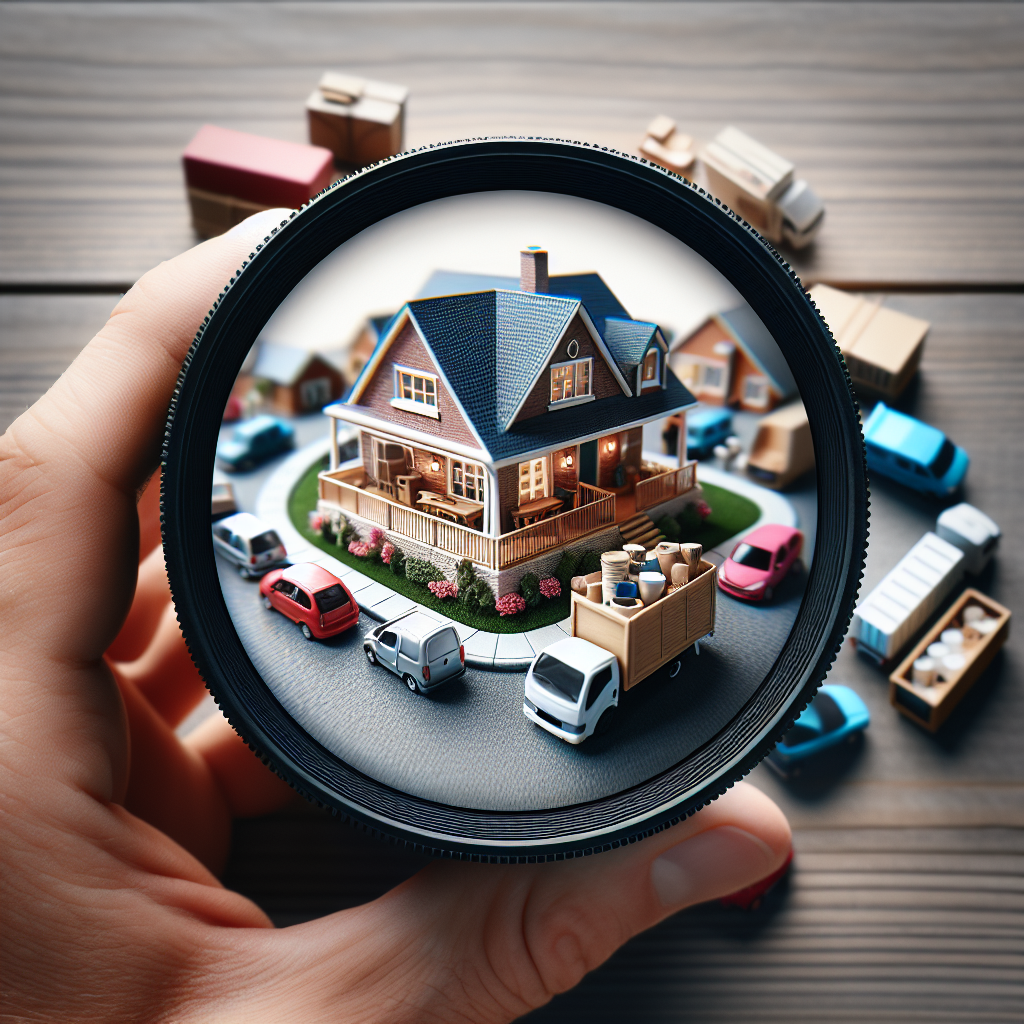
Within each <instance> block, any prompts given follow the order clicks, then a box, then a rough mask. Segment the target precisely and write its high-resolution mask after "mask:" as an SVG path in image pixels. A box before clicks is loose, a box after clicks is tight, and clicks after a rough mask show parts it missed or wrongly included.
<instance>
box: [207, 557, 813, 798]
mask: <svg viewBox="0 0 1024 1024" xmlns="http://www.w3.org/2000/svg"><path fill="white" fill-rule="evenodd" d="M218 567H219V570H220V578H221V586H222V589H223V591H224V597H225V600H226V601H227V605H228V610H229V612H230V613H231V616H232V619H233V620H234V622H235V626H236V628H237V629H238V633H239V636H240V637H241V640H242V643H243V644H244V645H245V647H246V650H248V651H249V653H250V657H251V658H252V660H253V664H254V665H255V666H256V669H257V670H258V671H259V672H260V674H261V675H262V677H263V678H264V680H265V681H266V682H267V685H268V686H269V687H270V689H271V690H272V691H273V692H274V694H275V696H276V697H277V698H278V700H279V701H280V702H281V704H282V705H283V706H284V707H285V709H286V710H287V711H288V712H289V713H290V714H291V715H292V717H293V718H294V719H295V720H296V721H297V722H298V723H299V724H300V725H301V726H302V727H303V728H304V729H306V731H307V732H309V734H310V735H311V736H313V737H314V738H315V739H317V740H318V741H319V742H320V743H322V744H323V745H324V746H325V747H327V749H329V750H331V751H333V752H334V753H336V754H337V755H338V756H339V757H341V758H343V759H344V760H345V761H346V762H348V763H349V764H350V765H352V766H353V767H354V768H356V769H358V770H359V771H361V772H364V773H365V774H367V775H369V776H371V777H372V778H375V779H378V780H380V781H381V782H384V783H386V784H387V785H389V786H393V787H394V788H396V789H400V790H403V791H405V792H408V793H412V794H415V795H417V796H421V797H423V798H425V799H428V800H434V801H437V802H439V803H445V804H453V805H457V806H465V807H475V808H481V809H493V810H502V811H523V810H536V809H539V808H546V807H559V806H565V805H570V804H576V803H581V802H585V801H588V800H594V799H597V798H599V797H602V796H607V795H609V794H612V793H617V792H620V791H622V790H623V789H625V788H627V787H629V786H634V785H637V784H638V783H641V782H643V781H645V780H647V779H649V778H651V776H653V775H655V774H657V773H658V772H661V771H664V770H665V769H667V768H669V767H670V766H671V765H673V764H675V763H677V762H678V761H679V760H681V759H682V758H683V757H685V756H686V755H687V754H689V753H690V752H691V751H692V750H694V749H695V748H696V747H698V746H699V745H700V744H702V743H704V742H706V741H707V740H708V739H709V738H710V737H711V736H713V735H714V734H715V733H716V732H717V731H718V730H719V729H721V728H722V727H723V726H724V725H725V724H726V722H728V721H729V719H730V718H731V717H732V716H733V715H734V714H735V713H736V712H737V711H738V710H739V709H740V708H741V707H742V705H743V703H744V702H745V701H746V700H747V699H748V697H749V696H750V694H751V693H752V692H753V690H754V689H755V688H756V687H757V685H758V684H759V683H760V682H761V680H762V679H763V678H764V675H765V673H766V671H767V670H768V668H769V667H770V666H771V664H772V662H773V661H774V660H775V657H776V656H777V655H778V652H779V651H780V650H781V647H782V644H783V642H784V640H785V638H786V636H787V635H788V633H789V629H790V627H791V626H792V623H793V620H794V619H795V617H796V612H797V609H798V607H799V603H800V596H801V593H802V581H803V578H802V577H798V578H794V579H791V581H790V582H789V583H787V585H786V586H785V587H784V588H783V589H782V590H781V591H780V593H779V594H778V596H777V598H776V601H775V602H774V609H773V610H772V611H768V610H767V609H761V608H757V607H753V606H748V605H744V604H742V603H740V602H738V601H734V600H732V599H731V598H729V597H728V596H726V595H725V594H722V593H720V594H719V601H718V621H717V625H716V630H715V636H714V638H713V639H712V640H711V641H710V642H708V643H707V644H702V645H701V653H700V655H699V656H698V655H696V654H695V653H694V652H693V651H692V650H690V651H688V652H687V653H686V655H685V656H684V660H683V671H682V672H681V673H680V675H679V676H678V677H677V678H676V679H674V680H670V679H668V678H667V674H666V673H664V672H663V673H662V675H661V676H655V677H652V678H651V679H648V680H646V681H645V682H644V683H643V684H641V685H639V686H637V687H636V688H635V689H633V690H631V691H630V692H629V693H627V694H625V695H624V699H623V702H622V705H621V707H620V711H619V717H618V721H617V722H616V724H615V727H614V728H613V730H612V732H611V733H610V734H609V735H608V736H605V737H601V738H591V739H589V740H587V741H586V742H584V743H583V744H581V745H580V746H578V747H573V746H570V745H569V744H567V743H563V742H562V741H561V740H559V739H556V738H555V737H554V736H551V735H550V734H549V733H547V732H545V731H544V730H542V729H540V728H538V727H536V726H534V725H533V724H531V723H530V722H529V721H528V720H527V719H526V717H525V716H524V715H523V712H522V701H523V673H522V672H488V671H483V670H478V669H468V670H467V672H466V675H465V677H464V678H463V679H461V680H458V681H456V682H453V683H451V684H449V685H447V686H445V687H443V688H441V689H440V690H438V691H437V692H436V693H435V694H431V695H430V696H420V695H417V694H413V693H411V692H410V691H409V690H407V689H406V687H405V686H404V685H403V683H402V681H401V680H400V679H399V678H398V677H397V676H395V675H393V674H392V673H391V672H389V671H388V670H387V669H385V668H382V667H380V666H377V667H373V666H370V665H368V664H367V663H366V659H365V658H364V656H363V651H362V637H363V634H364V633H365V632H366V631H367V630H369V629H370V628H372V626H373V625H374V622H373V620H372V619H369V618H368V617H366V616H365V615H364V616H362V617H361V618H360V622H359V625H358V627H356V628H355V629H353V630H351V631H350V632H349V633H348V634H344V635H342V636H340V637H335V638H333V639H332V640H330V641H328V642H326V643H319V642H310V641H307V640H305V639H304V638H303V636H302V634H301V632H300V631H299V629H298V627H297V626H296V625H295V624H294V623H292V622H290V621H288V620H287V619H285V618H284V616H282V615H280V614H279V613H277V612H273V611H268V610H267V609H266V608H264V607H263V603H262V601H261V599H260V596H259V590H258V587H257V585H256V583H255V582H251V581H246V580H243V579H242V578H241V577H240V576H239V575H238V574H237V572H235V570H234V569H233V568H232V567H230V566H229V565H228V563H227V562H225V561H223V560H221V559H220V558H219V556H218Z"/></svg>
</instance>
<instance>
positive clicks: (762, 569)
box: [718, 524, 804, 601]
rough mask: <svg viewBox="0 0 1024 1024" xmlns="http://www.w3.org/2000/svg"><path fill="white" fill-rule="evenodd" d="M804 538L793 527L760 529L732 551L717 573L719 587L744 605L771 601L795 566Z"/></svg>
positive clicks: (774, 526)
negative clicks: (749, 602) (746, 602)
mask: <svg viewBox="0 0 1024 1024" xmlns="http://www.w3.org/2000/svg"><path fill="white" fill-rule="evenodd" d="M803 546H804V535H803V534H802V533H801V532H800V531H799V530H795V529H793V527H792V526H776V525H774V524H771V525H768V526H761V527H758V529H756V530H753V531H752V532H751V533H748V534H747V535H746V537H744V538H743V540H741V541H740V542H739V544H737V545H736V547H734V548H733V549H732V554H731V555H730V556H729V557H728V558H727V559H726V560H725V563H724V564H723V565H722V568H721V569H719V570H718V585H719V587H721V588H722V590H724V591H725V592H726V593H727V594H731V595H732V596H733V597H738V598H740V600H742V601H770V600H771V599H772V595H773V594H774V593H775V590H776V588H777V587H778V585H779V584H780V583H781V582H782V581H783V580H784V579H785V578H786V575H787V573H789V571H790V570H791V569H792V568H793V566H794V564H796V560H797V559H798V558H799V557H800V551H801V550H802V549H803Z"/></svg>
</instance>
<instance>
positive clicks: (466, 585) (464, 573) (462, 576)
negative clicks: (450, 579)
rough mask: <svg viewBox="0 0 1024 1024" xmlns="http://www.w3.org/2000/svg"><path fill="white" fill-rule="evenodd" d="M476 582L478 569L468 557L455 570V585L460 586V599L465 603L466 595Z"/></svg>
mask: <svg viewBox="0 0 1024 1024" xmlns="http://www.w3.org/2000/svg"><path fill="white" fill-rule="evenodd" d="M475 582H476V569H474V568H473V563H472V562H471V561H470V560H469V559H468V558H464V559H463V560H462V561H461V562H459V564H458V567H457V568H456V570H455V586H457V587H458V588H459V600H460V601H461V602H462V603H463V604H465V603H466V595H467V594H468V593H469V591H470V588H471V587H472V586H473V584H474V583H475Z"/></svg>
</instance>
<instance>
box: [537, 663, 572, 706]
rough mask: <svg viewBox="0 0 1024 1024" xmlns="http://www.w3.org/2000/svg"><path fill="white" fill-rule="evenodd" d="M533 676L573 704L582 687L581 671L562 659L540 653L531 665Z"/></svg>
mask: <svg viewBox="0 0 1024 1024" xmlns="http://www.w3.org/2000/svg"><path fill="white" fill-rule="evenodd" d="M533 678H534V679H536V680H537V681H538V682H540V683H543V684H544V685H545V686H547V687H549V688H550V689H552V690H557V691H558V692H559V693H561V694H564V695H565V696H566V697H568V698H569V700H571V701H572V702H573V703H574V704H575V703H576V701H578V700H579V699H580V690H582V689H583V678H584V677H583V673H582V672H580V671H579V670H578V669H575V668H572V667H571V666H569V665H566V663H565V662H564V661H559V660H558V659H557V658H552V657H551V655H550V654H542V655H541V656H540V657H539V658H538V659H537V663H536V664H535V665H534V666H533Z"/></svg>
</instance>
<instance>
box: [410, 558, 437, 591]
mask: <svg viewBox="0 0 1024 1024" xmlns="http://www.w3.org/2000/svg"><path fill="white" fill-rule="evenodd" d="M405 578H406V579H407V580H410V581H411V582H412V583H422V584H423V585H424V586H426V585H427V584H428V583H430V582H431V581H434V582H437V583H440V582H441V580H443V579H445V578H446V577H445V574H444V573H443V572H441V570H440V569H438V567H437V566H436V565H434V563H433V562H428V561H426V559H423V558H407V559H406V560H405Z"/></svg>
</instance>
